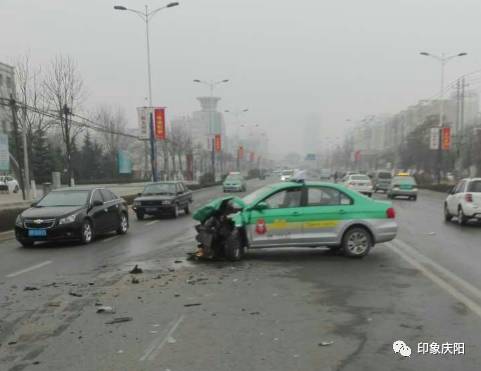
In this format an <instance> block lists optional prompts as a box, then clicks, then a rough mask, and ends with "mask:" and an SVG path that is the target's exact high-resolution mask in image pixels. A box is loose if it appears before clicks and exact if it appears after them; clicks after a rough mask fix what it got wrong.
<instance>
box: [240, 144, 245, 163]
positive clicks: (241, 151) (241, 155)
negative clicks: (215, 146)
mask: <svg viewBox="0 0 481 371" xmlns="http://www.w3.org/2000/svg"><path fill="white" fill-rule="evenodd" d="M243 158H244V147H243V146H239V159H241V160H242V159H243Z"/></svg>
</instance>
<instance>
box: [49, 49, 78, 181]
mask: <svg viewBox="0 0 481 371" xmlns="http://www.w3.org/2000/svg"><path fill="white" fill-rule="evenodd" d="M43 87H44V89H45V97H46V99H47V101H48V102H49V104H50V105H51V107H52V108H53V109H55V111H57V112H58V114H59V121H60V127H61V132H62V139H63V143H64V145H65V154H66V158H67V175H68V180H69V183H70V184H71V179H72V174H73V172H72V156H71V154H72V148H73V145H74V142H75V138H76V137H77V136H78V134H79V133H80V132H81V131H82V127H79V126H73V125H72V120H71V115H72V113H73V112H77V111H78V110H79V109H80V106H81V104H82V101H83V99H84V96H85V92H84V85H83V80H82V77H81V75H80V73H79V71H78V67H77V64H76V63H75V61H74V60H73V59H72V58H71V57H69V56H64V55H58V56H56V57H55V58H53V60H52V61H51V62H50V65H49V66H48V70H47V73H46V75H45V78H44V80H43Z"/></svg>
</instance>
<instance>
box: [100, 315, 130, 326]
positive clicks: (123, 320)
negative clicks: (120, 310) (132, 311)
mask: <svg viewBox="0 0 481 371" xmlns="http://www.w3.org/2000/svg"><path fill="white" fill-rule="evenodd" d="M132 320H133V318H132V317H117V318H114V319H112V320H110V321H107V322H105V324H106V325H113V324H115V323H124V322H130V321H132Z"/></svg>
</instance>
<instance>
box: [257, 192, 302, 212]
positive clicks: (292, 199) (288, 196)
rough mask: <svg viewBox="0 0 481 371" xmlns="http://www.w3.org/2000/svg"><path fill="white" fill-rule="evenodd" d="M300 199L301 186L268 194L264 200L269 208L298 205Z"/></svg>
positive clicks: (299, 204)
mask: <svg viewBox="0 0 481 371" xmlns="http://www.w3.org/2000/svg"><path fill="white" fill-rule="evenodd" d="M301 199H302V189H301V188H289V189H284V190H283V191H280V192H277V193H275V194H273V195H272V196H269V197H268V198H266V199H265V200H264V202H265V203H266V204H267V205H268V206H269V209H284V208H290V207H300V206H301Z"/></svg>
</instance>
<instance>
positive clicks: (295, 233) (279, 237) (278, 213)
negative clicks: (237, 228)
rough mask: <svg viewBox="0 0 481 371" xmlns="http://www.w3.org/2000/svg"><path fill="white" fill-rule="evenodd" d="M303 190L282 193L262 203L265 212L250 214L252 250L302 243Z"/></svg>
mask: <svg viewBox="0 0 481 371" xmlns="http://www.w3.org/2000/svg"><path fill="white" fill-rule="evenodd" d="M303 188H304V187H301V186H299V187H293V188H287V189H283V190H281V191H278V192H276V193H274V194H272V195H269V196H268V197H267V198H265V199H264V200H262V201H261V203H262V204H263V205H264V207H265V208H264V209H262V210H259V209H255V208H254V209H252V210H251V211H250V216H249V224H248V227H247V233H248V238H249V241H250V247H253V248H255V247H276V246H283V245H285V246H287V245H292V244H295V243H298V242H300V241H301V238H302V225H301V218H302V210H303V208H302V207H301V206H302V194H303Z"/></svg>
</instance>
